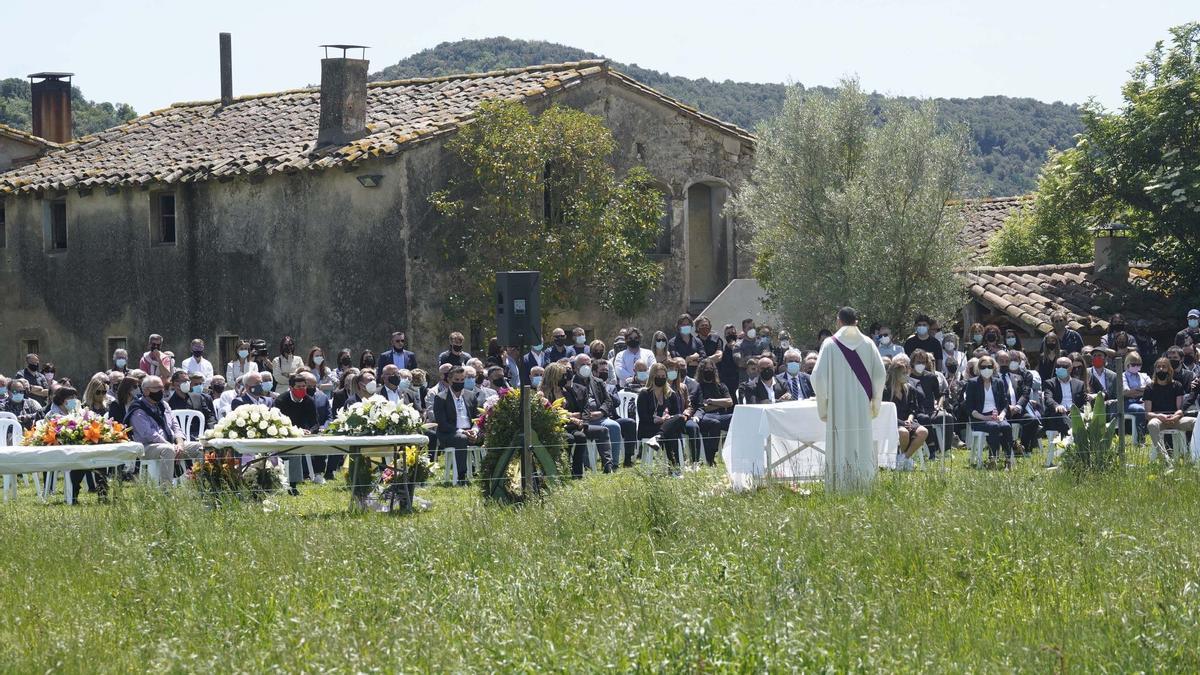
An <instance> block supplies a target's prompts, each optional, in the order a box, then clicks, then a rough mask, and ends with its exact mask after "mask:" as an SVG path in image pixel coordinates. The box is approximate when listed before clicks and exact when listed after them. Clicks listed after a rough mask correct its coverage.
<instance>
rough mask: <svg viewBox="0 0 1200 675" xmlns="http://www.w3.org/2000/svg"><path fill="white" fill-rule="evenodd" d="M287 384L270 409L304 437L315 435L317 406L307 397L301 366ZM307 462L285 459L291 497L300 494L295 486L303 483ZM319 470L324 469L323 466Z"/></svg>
mask: <svg viewBox="0 0 1200 675" xmlns="http://www.w3.org/2000/svg"><path fill="white" fill-rule="evenodd" d="M287 383H288V389H287V391H286V392H284V393H282V394H280V395H279V396H277V397H276V398H275V403H274V405H272V407H273V408H275V409H276V410H278V411H279V412H280V414H282V415H284V416H285V417H287V418H288V419H289V420H291V422H292V425H293V426H296V427H299V428H300V429H302V430H303V431H304V433H305V435H308V434H314V433H317V432H318V431H319V430H320V422H319V421H318V419H317V404H316V403H315V402H314V401H313V399H312V398H311V397H310V396H309V395H308V383H307V381H306V379H305V377H304V371H303V366H300V367H299V368H298V369H297V370H295V371H292V373H291V374H289V375H288V379H287ZM309 461H311V458H306V457H304V456H294V457H288V458H287V472H288V485H289V487H288V494H290V495H292V496H293V497H294V496H296V495H298V494H300V491H299V489H297V487H296V486H297V485H299V484H300V483H301V482H303V481H304V474H305V469H306V466H305V465H306V464H307V463H308V462H309ZM321 468H322V469H324V465H323V464H322V467H321ZM313 469H314V475H317V476H320V478H321V480H320V482H322V483H323V482H325V478H324V476H323V475H321V474H315V469H316V467H315V466H314V467H313Z"/></svg>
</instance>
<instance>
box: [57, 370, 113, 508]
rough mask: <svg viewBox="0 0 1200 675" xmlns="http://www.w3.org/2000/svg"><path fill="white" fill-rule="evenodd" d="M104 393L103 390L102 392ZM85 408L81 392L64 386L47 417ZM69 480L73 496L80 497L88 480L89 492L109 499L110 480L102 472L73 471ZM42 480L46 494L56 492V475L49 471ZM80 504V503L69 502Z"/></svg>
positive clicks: (72, 412)
mask: <svg viewBox="0 0 1200 675" xmlns="http://www.w3.org/2000/svg"><path fill="white" fill-rule="evenodd" d="M94 384H95V378H93V380H92V381H91V382H89V383H88V389H89V390H95V386H94ZM101 391H103V390H101ZM84 407H85V404H84V403H81V402H80V400H79V392H78V391H76V390H75V389H74V388H73V387H70V386H67V385H63V386H61V387H59V388H58V389H57V390H55V392H54V395H53V396H52V397H51V399H50V408H49V409H48V410H47V411H46V417H47V418H52V417H60V416H62V415H75V414H78V413H80V412H82V410H83V408H84ZM68 477H69V480H70V481H71V485H72V487H73V490H72V494H75V495H78V494H79V493H80V488H81V487H82V486H83V481H84V478H86V479H87V483H88V491H90V492H95V493H98V494H99V495H100V499H102V500H103V499H106V498H107V497H108V478H107V477H106V476H105V475H104V473H103V472H102V471H95V470H92V469H72V470H71V471H69V472H68ZM42 480H43V481H44V482H45V485H46V487H45V490H46V494H50V493H52V492H54V483H55V473H54V472H53V471H49V472H46V473H43V474H42ZM69 503H72V504H78V503H79V501H78V499H76V500H75V501H72V502H69Z"/></svg>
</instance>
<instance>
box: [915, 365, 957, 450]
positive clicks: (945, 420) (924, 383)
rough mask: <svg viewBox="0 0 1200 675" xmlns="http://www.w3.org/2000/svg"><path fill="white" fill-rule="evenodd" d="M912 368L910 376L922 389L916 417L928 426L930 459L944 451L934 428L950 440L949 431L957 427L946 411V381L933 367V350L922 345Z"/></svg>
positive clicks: (916, 419)
mask: <svg viewBox="0 0 1200 675" xmlns="http://www.w3.org/2000/svg"><path fill="white" fill-rule="evenodd" d="M909 370H910V377H911V378H912V379H913V380H915V381H916V383H917V388H918V389H919V390H920V393H921V396H920V397H919V398H918V400H917V403H918V410H917V414H916V416H915V417H914V420H915V421H916V422H917V424H919V425H921V426H922V427H924V428H925V429H927V430H929V433H928V434H927V438H925V439H924V440H923V442H924V443H925V444H926V445H927V446H928V448H927V449H928V450H929V459H934V458H936V456H937V453H938V452H940V451H941V447H940V446H939V443H940V441H939V440H938V435H937V434H936V433H933V430H934V429H938V428H940V429H942V432H943V434H944V435H945V437H946V439H947V441H949V439H950V434H949V433H947V432H948V431H949V430H950V429H952V428H954V417H953V415H950V414H949V413H948V412H946V389H947V385H946V381H945V380H944V379H943V378H942V376H941V373H939V372H937V369H936V368H934V367H933V354H929V353H928V352H926V351H925V350H923V349H918V350H916V351H914V352H913V353H912V364H911V365H910V366H909Z"/></svg>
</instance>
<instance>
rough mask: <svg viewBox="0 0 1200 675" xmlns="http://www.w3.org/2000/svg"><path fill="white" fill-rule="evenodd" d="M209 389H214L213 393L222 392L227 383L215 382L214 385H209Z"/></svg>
mask: <svg viewBox="0 0 1200 675" xmlns="http://www.w3.org/2000/svg"><path fill="white" fill-rule="evenodd" d="M209 389H212V393H214V394H222V393H224V392H225V385H223V384H213V385H210V386H209Z"/></svg>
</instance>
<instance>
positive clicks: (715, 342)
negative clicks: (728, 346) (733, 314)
mask: <svg viewBox="0 0 1200 675" xmlns="http://www.w3.org/2000/svg"><path fill="white" fill-rule="evenodd" d="M694 325H695V332H696V339H697V340H699V341H700V347H701V348H702V349H703V350H704V358H706V359H710V360H711V361H712V362H713V365H714V366H715V365H716V364H717V363H719V362H720V361H721V357H722V356H724V355H723V354H722V353H721V351H722V350H723V349H725V342H724V341H723V340H722V339H721V337H720V336H719V335H717V334H716V333H713V330H712V319H709V318H708V317H707V316H703V315H701V316H698V317H696V321H695V324H694Z"/></svg>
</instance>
